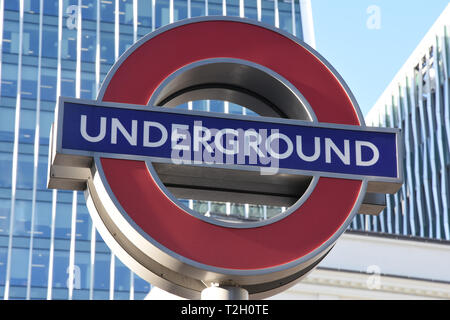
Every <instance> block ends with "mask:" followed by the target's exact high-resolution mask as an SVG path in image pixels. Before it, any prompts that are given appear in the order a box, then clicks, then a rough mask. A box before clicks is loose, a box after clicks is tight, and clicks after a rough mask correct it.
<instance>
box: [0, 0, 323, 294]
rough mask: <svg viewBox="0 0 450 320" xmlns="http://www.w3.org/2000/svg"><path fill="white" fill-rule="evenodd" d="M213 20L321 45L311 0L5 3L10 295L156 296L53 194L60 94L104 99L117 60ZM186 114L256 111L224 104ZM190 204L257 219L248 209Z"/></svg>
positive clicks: (3, 278)
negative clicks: (244, 20) (177, 25)
mask: <svg viewBox="0 0 450 320" xmlns="http://www.w3.org/2000/svg"><path fill="white" fill-rule="evenodd" d="M204 15H232V16H241V17H248V18H251V19H255V20H260V21H262V22H265V23H267V24H271V25H274V26H276V27H279V28H281V29H284V30H286V31H288V32H290V33H292V34H294V35H296V36H297V37H299V38H302V39H304V40H305V41H308V42H309V43H310V44H311V45H313V46H314V37H313V31H312V28H305V26H312V24H311V11H310V2H309V1H304V0H108V1H107V0H59V1H58V0H7V1H3V0H1V1H0V61H1V63H0V81H1V82H0V83H1V85H0V149H1V150H0V297H3V298H4V299H142V298H143V297H144V296H145V295H146V294H147V293H148V292H149V290H150V288H151V285H150V284H149V283H147V282H146V281H144V280H142V279H140V278H139V277H138V276H136V275H135V274H133V273H132V272H131V271H130V270H129V269H128V268H127V267H126V266H125V265H123V264H122V263H121V262H120V261H119V260H118V259H117V258H116V257H115V256H114V255H113V254H112V253H111V251H110V250H109V248H108V247H107V246H106V245H105V244H104V242H103V241H102V240H101V238H100V236H99V234H98V233H97V232H96V230H95V228H94V227H93V225H92V222H91V219H90V217H89V214H88V212H87V208H86V206H85V200H84V195H83V194H82V193H81V192H72V191H56V190H48V189H47V188H46V184H47V162H48V161H47V157H48V145H49V130H50V125H51V123H52V122H53V110H54V108H55V100H56V98H57V97H58V96H60V95H62V96H67V97H77V98H84V99H95V98H96V95H97V91H98V88H99V86H100V85H101V82H102V80H103V79H104V77H105V75H106V74H107V72H108V71H109V69H110V68H111V66H112V65H113V63H114V61H116V60H117V59H118V57H119V56H120V55H121V54H122V53H123V52H124V51H125V50H126V49H127V48H128V47H129V46H131V45H132V44H133V43H134V42H135V41H136V40H137V39H139V38H140V37H142V36H143V35H145V34H147V33H149V32H151V31H152V30H155V29H157V28H159V27H161V26H163V25H166V24H168V23H171V22H174V21H177V20H180V19H184V18H188V17H195V16H204ZM186 107H187V108H194V109H203V110H213V111H223V112H231V113H233V112H236V113H243V112H244V113H245V112H246V111H245V110H244V109H242V108H240V107H239V106H236V105H232V104H228V103H224V102H220V103H218V102H208V101H202V102H196V103H191V104H189V105H188V106H186ZM189 205H191V206H197V209H198V210H200V211H201V210H203V209H204V208H205V206H206V208H211V207H217V208H219V209H217V210H218V211H220V210H225V212H226V211H227V210H232V211H233V210H234V211H236V212H242V214H243V215H244V216H245V215H248V214H249V212H252V210H251V208H250V207H248V206H245V205H244V206H243V207H242V208H237V209H233V208H231V206H230V204H222V205H218V204H215V203H210V202H204V203H202V202H195V203H194V202H192V201H191V202H190V203H189ZM202 208H203V209H202ZM241 209H242V211H239V210H241ZM264 210H265V212H263V213H261V214H266V215H267V211H269V214H270V210H275V211H276V210H279V208H278V209H277V208H267V207H265V208H263V211H264Z"/></svg>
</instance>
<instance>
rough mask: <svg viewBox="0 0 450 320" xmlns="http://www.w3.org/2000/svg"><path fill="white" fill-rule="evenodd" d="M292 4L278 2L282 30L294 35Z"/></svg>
mask: <svg viewBox="0 0 450 320" xmlns="http://www.w3.org/2000/svg"><path fill="white" fill-rule="evenodd" d="M291 6H292V4H291V3H290V2H284V1H278V12H279V15H280V28H281V29H284V30H285V31H287V32H290V33H292V32H293V30H292V7H291Z"/></svg>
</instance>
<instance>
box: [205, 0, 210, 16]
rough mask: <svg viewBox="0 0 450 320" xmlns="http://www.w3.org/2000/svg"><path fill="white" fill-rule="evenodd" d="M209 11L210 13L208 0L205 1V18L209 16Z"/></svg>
mask: <svg viewBox="0 0 450 320" xmlns="http://www.w3.org/2000/svg"><path fill="white" fill-rule="evenodd" d="M208 11H209V9H208V0H205V16H207V15H208Z"/></svg>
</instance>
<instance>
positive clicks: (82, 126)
mask: <svg viewBox="0 0 450 320" xmlns="http://www.w3.org/2000/svg"><path fill="white" fill-rule="evenodd" d="M86 126H87V116H86V115H84V114H82V115H81V124H80V132H81V136H82V137H83V138H84V139H85V140H86V141H89V142H99V141H102V140H103V139H104V138H105V135H106V117H100V132H99V134H98V135H97V136H96V137H92V136H90V135H89V134H88V133H87V131H86Z"/></svg>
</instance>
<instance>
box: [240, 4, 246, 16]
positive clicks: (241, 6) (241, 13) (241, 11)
mask: <svg viewBox="0 0 450 320" xmlns="http://www.w3.org/2000/svg"><path fill="white" fill-rule="evenodd" d="M239 17H241V18H244V17H245V5H244V0H239Z"/></svg>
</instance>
